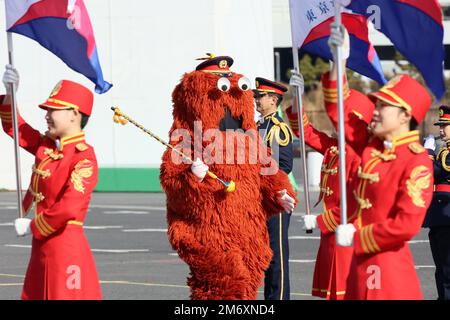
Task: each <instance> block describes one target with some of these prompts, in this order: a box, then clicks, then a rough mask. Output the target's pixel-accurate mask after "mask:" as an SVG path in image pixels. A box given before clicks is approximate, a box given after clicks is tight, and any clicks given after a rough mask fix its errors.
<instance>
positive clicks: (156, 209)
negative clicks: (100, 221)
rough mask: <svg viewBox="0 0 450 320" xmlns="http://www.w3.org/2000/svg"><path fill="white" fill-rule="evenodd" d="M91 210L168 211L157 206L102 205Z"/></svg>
mask: <svg viewBox="0 0 450 320" xmlns="http://www.w3.org/2000/svg"><path fill="white" fill-rule="evenodd" d="M89 208H98V209H119V210H120V209H122V210H153V211H166V209H167V208H166V207H157V206H129V205H100V204H92V205H90V206H89Z"/></svg>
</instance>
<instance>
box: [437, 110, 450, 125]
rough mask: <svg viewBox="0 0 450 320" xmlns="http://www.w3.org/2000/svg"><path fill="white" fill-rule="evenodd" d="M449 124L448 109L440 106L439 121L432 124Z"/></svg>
mask: <svg viewBox="0 0 450 320" xmlns="http://www.w3.org/2000/svg"><path fill="white" fill-rule="evenodd" d="M448 124H450V107H449V106H446V105H442V106H440V107H439V120H438V121H437V122H435V123H434V125H435V126H443V125H448Z"/></svg>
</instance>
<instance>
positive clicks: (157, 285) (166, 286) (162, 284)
mask: <svg viewBox="0 0 450 320" xmlns="http://www.w3.org/2000/svg"><path fill="white" fill-rule="evenodd" d="M100 283H101V284H121V285H135V286H148V287H163V288H182V289H188V288H189V287H188V286H186V285H179V284H165V283H148V282H132V281H104V280H101V281H100ZM258 293H263V292H262V291H258ZM291 295H294V296H311V294H308V293H300V292H291Z"/></svg>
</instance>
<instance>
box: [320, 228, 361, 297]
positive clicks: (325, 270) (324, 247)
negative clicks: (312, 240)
mask: <svg viewBox="0 0 450 320" xmlns="http://www.w3.org/2000/svg"><path fill="white" fill-rule="evenodd" d="M352 256H353V248H352V247H340V246H337V245H336V236H335V233H329V234H323V233H321V237H320V246H319V251H318V252H317V259H316V266H315V269H314V278H313V289H312V295H313V296H315V297H320V298H326V299H327V300H343V299H344V297H345V293H346V283H347V277H348V274H349V271H350V264H351V261H352Z"/></svg>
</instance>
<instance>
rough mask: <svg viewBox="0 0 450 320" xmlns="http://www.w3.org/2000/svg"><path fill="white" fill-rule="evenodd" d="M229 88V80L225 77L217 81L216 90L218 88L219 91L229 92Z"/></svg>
mask: <svg viewBox="0 0 450 320" xmlns="http://www.w3.org/2000/svg"><path fill="white" fill-rule="evenodd" d="M230 87H231V83H230V80H228V79H227V78H225V77H222V78H220V79H219V80H218V81H217V88H219V90H220V91H223V92H227V91H228V90H230Z"/></svg>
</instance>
